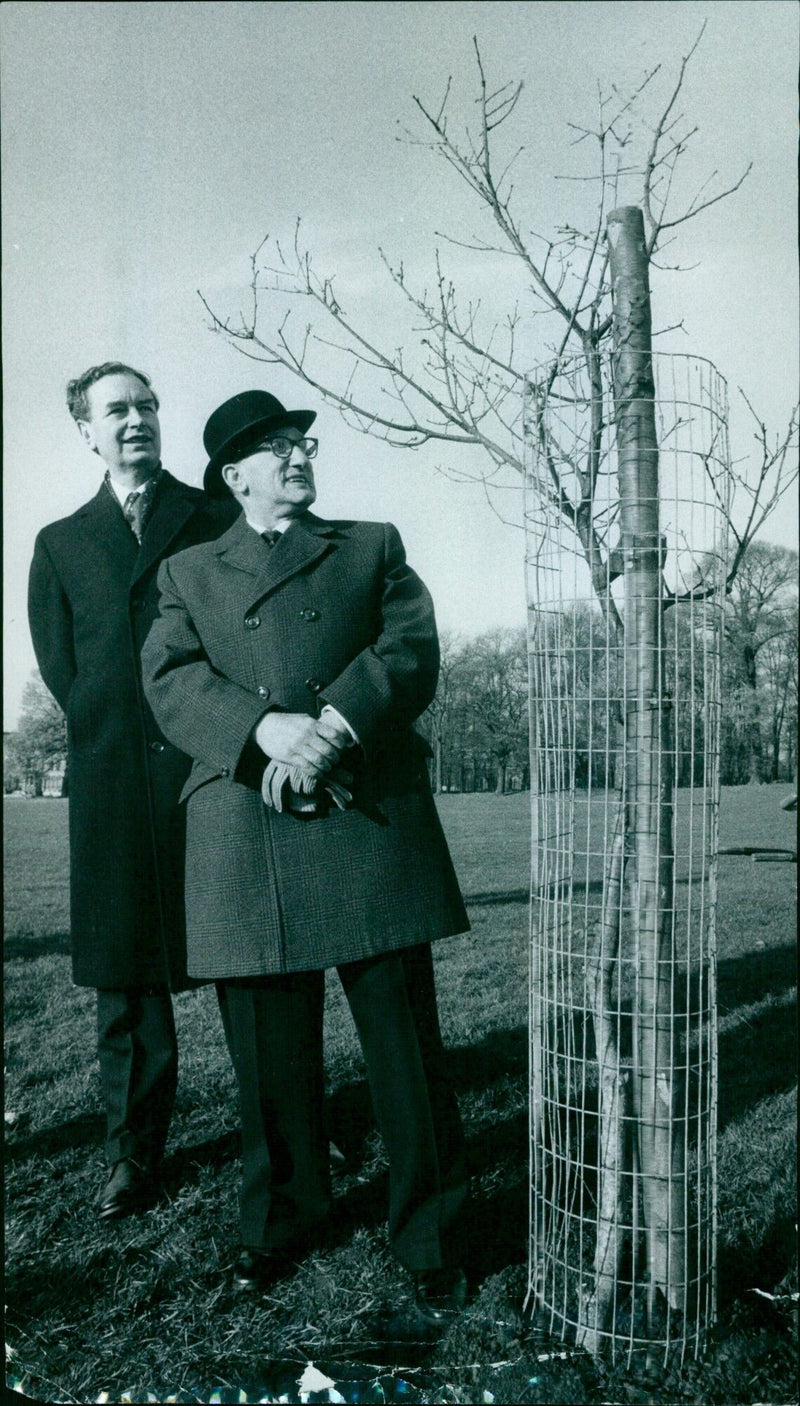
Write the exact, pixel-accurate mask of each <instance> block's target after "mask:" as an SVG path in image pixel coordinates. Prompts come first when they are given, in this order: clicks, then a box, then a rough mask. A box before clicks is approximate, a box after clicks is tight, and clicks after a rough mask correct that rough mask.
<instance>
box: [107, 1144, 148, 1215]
mask: <svg viewBox="0 0 800 1406" xmlns="http://www.w3.org/2000/svg"><path fill="white" fill-rule="evenodd" d="M155 1192H156V1178H155V1175H154V1174H153V1173H152V1172H150V1171H148V1170H147V1169H146V1168H145V1167H143V1166H141V1164H140V1163H139V1162H137V1161H135V1160H134V1158H133V1157H123V1158H122V1159H121V1161H119V1162H117V1163H115V1165H114V1166H113V1167H112V1168H111V1172H110V1174H109V1177H108V1181H107V1182H106V1184H105V1186H104V1187H103V1190H102V1191H101V1192H100V1195H99V1197H98V1198H97V1213H98V1215H99V1216H100V1219H101V1220H121V1219H122V1217H123V1216H130V1215H133V1214H134V1213H135V1212H136V1211H141V1210H143V1209H144V1207H145V1206H146V1205H148V1204H149V1202H151V1201H152V1200H153V1198H154V1196H155Z"/></svg>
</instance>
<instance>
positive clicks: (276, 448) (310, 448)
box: [250, 435, 319, 459]
mask: <svg viewBox="0 0 800 1406" xmlns="http://www.w3.org/2000/svg"><path fill="white" fill-rule="evenodd" d="M318 448H319V440H318V439H287V438H286V437H285V436H284V435H275V436H274V437H273V438H272V439H262V440H261V443H260V444H257V445H256V447H255V449H251V451H250V453H251V454H257V453H258V451H259V449H268V450H269V451H270V453H271V454H275V455H277V457H278V458H279V459H288V458H289V455H290V454H291V452H292V450H293V449H302V451H303V453H304V454H305V456H306V458H307V459H313V458H314V456H315V454H316V452H317V449H318Z"/></svg>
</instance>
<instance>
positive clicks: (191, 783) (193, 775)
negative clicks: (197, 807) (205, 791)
mask: <svg viewBox="0 0 800 1406" xmlns="http://www.w3.org/2000/svg"><path fill="white" fill-rule="evenodd" d="M224 774H225V773H224V772H223V771H222V770H221V769H220V768H219V767H213V766H208V764H207V763H206V762H195V764H194V766H193V767H192V769H191V771H190V772H189V776H188V778H187V780H186V784H185V785H184V788H183V790H182V791H181V794H180V795H179V797H178V805H180V804H181V802H182V801H188V799H189V797H190V796H191V795H193V794H194V792H195V791H199V790H200V787H201V786H205V785H206V783H207V782H209V781H218V780H219V778H220V777H221V776H224Z"/></svg>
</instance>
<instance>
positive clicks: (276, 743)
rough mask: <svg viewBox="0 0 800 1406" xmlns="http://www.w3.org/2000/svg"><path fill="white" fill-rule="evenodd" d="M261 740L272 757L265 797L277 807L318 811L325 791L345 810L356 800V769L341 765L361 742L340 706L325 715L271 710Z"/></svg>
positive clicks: (257, 731) (257, 734)
mask: <svg viewBox="0 0 800 1406" xmlns="http://www.w3.org/2000/svg"><path fill="white" fill-rule="evenodd" d="M255 740H256V742H257V743H258V745H259V747H260V748H261V750H262V752H263V753H264V754H265V756H266V757H267V758H268V761H267V767H266V770H265V772H264V778H263V781H262V783H261V795H262V797H263V800H264V804H265V805H268V806H272V807H273V809H274V810H278V811H283V810H291V811H294V812H295V813H297V814H313V813H314V812H315V811H317V810H318V808H319V803H320V800H321V799H322V798H323V795H324V793H325V792H327V794H328V795H329V796H330V797H331V800H332V801H333V802H334V803H335V804H336V805H337V806H338V807H339V809H340V810H344V809H345V808H346V807H347V805H348V804H349V803H350V801H352V799H353V794H352V792H351V791H350V790H348V787H349V786H350V784H351V782H352V780H353V777H352V773H351V772H349V771H347V770H346V769H345V768H344V767H342V766H340V765H339V763H340V760H341V756H342V752H343V751H344V750H345V749H346V748H347V747H352V746H353V745H354V743H355V742H356V738H355V735H354V734H353V733H352V732H351V731H350V729H349V728H348V727H347V725H346V724H345V722H344V719H343V718H342V717H341V716H340V714H339V713H337V712H336V711H335V709H333V708H331V707H330V706H327V705H326V706H325V707H324V708H323V709H322V713H321V715H320V717H319V718H311V717H308V715H307V714H306V713H279V712H270V713H265V714H264V717H263V718H262V719H261V721H260V722H259V723H258V724H257V725H256V729H255Z"/></svg>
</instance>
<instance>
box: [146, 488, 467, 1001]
mask: <svg viewBox="0 0 800 1406" xmlns="http://www.w3.org/2000/svg"><path fill="white" fill-rule="evenodd" d="M159 585H160V587H161V592H162V596H161V613H160V616H159V618H158V619H157V620H156V622H155V624H154V625H153V627H152V629H151V631H150V634H149V636H148V639H147V641H146V643H145V647H144V650H143V653H142V664H143V677H144V683H145V689H146V691H147V694H148V697H149V699H150V703H151V706H152V708H153V711H154V713H155V715H156V717H157V718H158V720H159V723H160V725H161V727H162V729H163V731H164V734H165V735H166V736H167V737H169V738H170V739H171V741H172V742H173V743H174V744H175V745H176V746H177V747H180V748H181V749H182V750H184V751H187V752H189V753H190V754H191V755H192V756H193V757H194V759H195V763H194V767H193V769H192V774H191V776H190V778H189V780H188V782H187V785H186V786H185V788H184V796H185V797H186V798H187V808H188V817H187V856H186V907H187V944H188V965H189V971H190V973H191V974H192V975H194V976H198V977H217V978H225V977H239V976H256V975H269V974H274V973H279V972H289V971H306V970H314V969H320V968H323V967H329V966H335V965H338V964H339V963H342V962H348V961H355V960H357V959H358V958H362V957H366V956H371V955H374V954H377V953H380V952H385V951H391V950H394V949H398V948H402V947H405V946H409V945H411V944H413V943H419V942H425V941H430V940H431V939H433V938H438V937H443V936H445V935H447V934H449V933H455V932H463V931H465V930H466V929H467V928H468V927H469V922H468V920H467V916H466V913H465V910H464V905H463V902H462V899H461V894H460V892H459V889H458V884H457V881H456V877H455V874H454V871H453V866H452V862H451V860H450V855H449V852H448V849H447V844H446V842H445V839H444V835H443V833H442V830H441V826H440V824H439V819H438V816H437V813H436V809H435V806H434V804H433V797H432V795H431V789H430V784H429V780H428V771H427V765H426V756H427V755H428V754H429V750H430V749H429V748H428V745H427V743H426V742H425V741H424V739H423V738H421V737H420V736H419V734H418V733H417V732H415V731H414V729H413V727H412V723H413V721H414V719H415V718H417V717H419V715H420V713H421V712H423V710H424V709H425V708H426V707H427V706H428V704H429V703H430V701H431V699H432V698H433V695H434V691H435V688H436V679H437V673H438V663H439V652H438V641H437V636H436V625H435V620H434V614H433V606H432V603H431V599H430V596H429V594H428V591H427V590H426V588H425V586H424V585H423V583H422V582H421V581H420V579H419V577H418V576H417V575H416V573H415V572H414V571H412V570H411V568H410V567H409V566H408V565H407V563H406V559H405V552H404V549H403V545H402V542H401V540H400V537H399V534H398V532H397V530H396V528H394V527H393V526H392V525H391V524H388V523H371V522H351V521H338V522H328V521H323V520H322V519H320V518H318V517H316V516H314V515H313V514H310V513H308V514H305V515H304V516H303V517H301V518H299V519H297V520H295V521H294V522H293V523H292V524H291V526H290V527H289V529H288V530H287V531H286V533H285V534H284V535H283V536H282V537H281V538H280V539H279V541H278V542H277V544H276V545H275V546H274V547H273V548H271V549H270V548H269V547H267V546H266V544H265V543H264V542H262V540H261V538H260V537H259V535H258V533H257V532H255V531H254V530H253V528H251V527H250V526H249V524H248V523H247V522H246V520H245V518H244V517H241V518H239V519H238V520H237V521H236V522H235V523H234V525H233V526H232V527H231V528H230V529H229V530H228V531H227V532H226V533H225V534H224V536H222V537H221V538H220V539H219V540H218V541H217V542H215V543H213V544H207V545H204V546H200V547H194V548H191V549H190V550H189V551H186V552H182V553H180V554H179V555H178V556H176V557H173V558H171V559H170V560H169V561H168V562H165V563H164V565H163V566H162V567H161V570H160V572H159ZM325 703H330V704H331V705H332V706H333V707H335V708H337V709H338V710H339V712H340V713H341V714H342V716H343V717H344V718H346V720H347V721H348V722H349V723H350V725H351V727H352V728H353V730H354V732H355V734H356V736H357V737H358V739H359V742H360V744H361V746H360V748H359V749H353V750H352V751H350V752H347V753H345V765H347V766H348V767H349V768H350V769H351V770H352V771H353V772H354V773H355V781H354V784H353V791H354V803H353V805H352V807H350V808H348V809H347V810H346V811H340V810H338V809H337V808H336V807H335V806H330V807H329V808H327V809H323V810H322V811H321V812H320V813H319V814H317V815H315V816H311V817H301V816H297V815H293V814H291V813H288V812H283V813H278V812H276V811H274V810H272V809H271V808H269V807H267V806H265V805H264V802H263V801H262V798H261V792H260V782H261V776H262V773H263V770H264V765H265V758H264V756H263V754H261V753H260V751H259V749H258V748H257V747H256V746H255V744H254V743H253V742H252V741H251V740H250V739H251V735H252V732H253V728H254V727H255V725H256V723H257V722H258V721H259V719H260V718H261V717H262V716H263V714H264V713H265V712H266V711H268V710H269V709H271V708H277V709H280V710H284V711H289V712H299V713H307V714H308V715H310V716H317V715H318V713H319V711H320V710H321V708H322V706H324V704H325Z"/></svg>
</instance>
